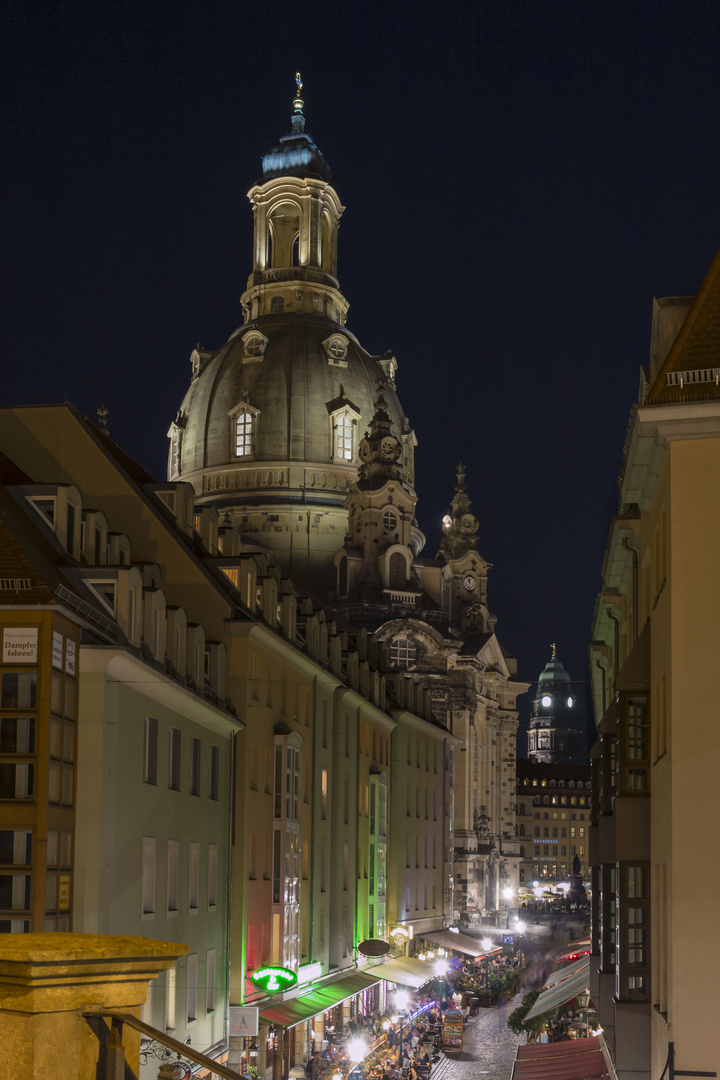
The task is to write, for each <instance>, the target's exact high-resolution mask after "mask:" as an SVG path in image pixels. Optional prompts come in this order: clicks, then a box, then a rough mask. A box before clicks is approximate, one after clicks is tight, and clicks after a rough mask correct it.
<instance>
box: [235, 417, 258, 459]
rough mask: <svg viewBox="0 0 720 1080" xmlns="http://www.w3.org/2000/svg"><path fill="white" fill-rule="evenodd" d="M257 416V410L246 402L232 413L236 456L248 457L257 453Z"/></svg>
mask: <svg viewBox="0 0 720 1080" xmlns="http://www.w3.org/2000/svg"><path fill="white" fill-rule="evenodd" d="M257 418H258V414H257V410H255V409H251V408H250V407H249V406H248V405H244V404H243V405H239V406H238V408H237V409H236V410H234V411H233V413H232V414H231V419H232V425H233V440H234V441H233V447H234V452H235V457H239V458H241V457H242V458H247V457H252V456H253V454H254V453H255V437H256V434H257Z"/></svg>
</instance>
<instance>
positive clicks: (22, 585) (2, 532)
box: [0, 517, 54, 605]
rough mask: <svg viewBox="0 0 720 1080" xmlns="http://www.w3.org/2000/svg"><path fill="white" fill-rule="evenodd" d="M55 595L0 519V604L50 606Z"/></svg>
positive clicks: (0, 518)
mask: <svg viewBox="0 0 720 1080" xmlns="http://www.w3.org/2000/svg"><path fill="white" fill-rule="evenodd" d="M50 603H54V592H53V589H51V588H50V586H49V585H47V584H45V582H44V581H43V580H42V578H41V577H40V576H39V575H38V574H37V573H36V571H35V568H34V566H33V565H32V563H31V562H30V560H29V559H28V558H27V557H26V555H25V554H24V553H23V550H22V548H21V547H20V545H19V544H18V542H17V540H16V539H15V537H14V536H13V534H12V533H11V532H10V529H9V528H8V526H7V524H6V523H5V521H4V520H3V519H2V517H0V604H18V605H20V604H50Z"/></svg>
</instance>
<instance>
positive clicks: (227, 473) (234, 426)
mask: <svg viewBox="0 0 720 1080" xmlns="http://www.w3.org/2000/svg"><path fill="white" fill-rule="evenodd" d="M301 87H302V83H300V81H299V77H298V92H297V95H296V98H295V101H294V103H293V107H294V113H293V118H292V134H291V135H288V136H285V137H283V138H282V139H281V140H280V143H279V144H278V146H276V147H274V148H273V149H272V150H271V151H270V152H269V153H268V154H266V155H265V156H264V158H263V179H262V180H261V181H260V182H259V183H258V184H256V185H255V186H253V187H252V188H251V190H250V191H249V192H248V198H249V199H250V202H251V204H252V207H253V214H254V245H253V246H254V251H253V270H252V273H251V274H250V277H249V279H248V285H247V289H246V291H245V292H244V293H243V296H242V299H241V303H242V309H243V315H244V320H245V321H244V324H243V326H241V327H240V328H239V329H238V330H236V331H235V333H234V334H232V336H231V337H230V339H229V341H227V342H226V344H224V345H223V346H222V347H221V348H220V349H218V350H217V351H216V352H213V351H209V350H205V349H203V348H202V347H201V346H198V348H197V349H196V350H194V352H193V354H192V356H191V363H192V382H191V385H190V388H189V390H188V392H187V394H186V395H185V398H184V400H183V402H182V405H181V406H180V409H179V410H178V413H177V416H176V419H175V421H174V422H173V424H172V425H171V427H170V431H169V432H168V435H169V438H170V455H169V463H168V479H169V480H172V481H187V482H189V483H191V484H192V485H193V487H194V489H195V493H196V496H197V499H198V501H199V503H200V505H212V506H215V507H217V509H218V511H219V513H220V516H221V523H222V524H224V525H225V526H233V527H234V528H235V529H236V530H237V531H238V532H239V534H240V537H241V542H242V544H243V545H244V546H246V547H247V546H248V545H250V546H251V545H253V544H254V545H257V544H258V543H259V544H261V545H264V546H267V547H269V548H272V550H273V552H274V554H275V559H276V561H277V562H278V563H279V565H280V566H281V567H282V568H283V570H285V571H286V572H287V573H288V574H290V576H291V577H292V578H293V581H294V582H295V584H296V585H297V586H298V587H300V588H301V589H302V590H307V591H310V592H312V593H314V594H315V595H318V596H321V595H323V594H324V593H326V592H327V591H328V590H330V589H331V588H332V586H333V583H334V571H333V556H334V554H335V552H336V551H337V549H338V547H340V546H341V545H342V543H343V538H344V536H345V533H346V531H347V511H346V510H345V509H344V508H343V502H344V500H345V497H346V495H347V492H348V489H349V487H350V485H351V484H352V483H353V481H354V480H355V479H356V477H357V470H358V466H359V464H360V460H359V457H358V447H359V444H360V440H361V439H362V436H363V434H364V432H365V430H366V428H367V427H368V425H369V423H370V420H371V418H372V416H373V413H374V411H375V409H374V402H375V399H376V397H377V390H378V381H379V380H380V381H382V382H383V383H384V384H385V388H384V393H385V400H386V402H387V411H388V415H389V417H390V420H391V422H392V425H393V430H394V432H395V434H396V436H397V438H398V439H399V440H400V441H401V443H402V457H401V468H402V471H403V475H404V476H405V478H406V479H408V480H409V482H410V483H412V481H413V471H414V470H413V449H414V445H415V436H414V434H413V432H412V431H411V430H410V426H409V424H408V422H407V419H406V418H405V416H404V414H403V411H402V407H401V405H400V402H399V400H398V398H397V394H396V392H395V373H396V370H397V362H396V360H395V358H394V357H393V356H392V354H391V353H390V352H387V353H386V354H385V355H383V356H373V355H371V354H370V353H369V352H367V350H365V349H364V348H363V347H362V346H361V345H360V343H359V342H358V340H357V339H356V338H355V336H354V335H353V334H352V333H350V331H349V330H348V329H347V328H346V325H345V323H346V318H347V310H348V303H347V301H346V299H345V297H344V296H343V294H342V293H341V291H340V287H339V283H338V280H337V235H338V226H339V222H340V216H341V214H342V212H343V209H344V207H343V206H342V205H341V203H340V200H339V198H338V196H337V193H336V192H335V190H334V188H333V187H332V185H331V183H330V171H329V168H328V166H327V163H326V162H325V159H324V158H323V156H322V154H321V153H320V151H319V150H318V149H317V146H316V145H315V143H314V142H313V140H312V139H311V138H310V137H309V136H308V135H306V134H305V118H304V115H303V112H302V109H303V101H302V99H301V97H300V90H301Z"/></svg>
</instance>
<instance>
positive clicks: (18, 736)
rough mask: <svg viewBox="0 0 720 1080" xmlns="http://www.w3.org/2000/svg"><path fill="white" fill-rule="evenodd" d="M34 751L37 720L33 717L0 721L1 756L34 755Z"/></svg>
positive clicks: (16, 717)
mask: <svg viewBox="0 0 720 1080" xmlns="http://www.w3.org/2000/svg"><path fill="white" fill-rule="evenodd" d="M51 723H52V721H51ZM34 751H35V718H34V717H33V716H4V717H2V719H0V754H32V753H34ZM58 756H59V755H58Z"/></svg>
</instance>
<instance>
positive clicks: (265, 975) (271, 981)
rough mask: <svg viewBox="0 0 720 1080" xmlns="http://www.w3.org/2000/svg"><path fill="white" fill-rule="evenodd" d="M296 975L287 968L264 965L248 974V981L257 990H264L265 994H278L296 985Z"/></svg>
mask: <svg viewBox="0 0 720 1080" xmlns="http://www.w3.org/2000/svg"><path fill="white" fill-rule="evenodd" d="M297 981H298V978H297V975H296V974H295V972H294V971H290V969H289V968H283V967H264V968H260V969H259V970H258V971H254V972H253V973H252V975H251V976H250V982H251V983H252V984H253V986H256V987H257V988H258V990H264V991H265V993H266V994H280V993H282V992H283V991H284V990H292V988H293V986H296V985H297Z"/></svg>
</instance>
